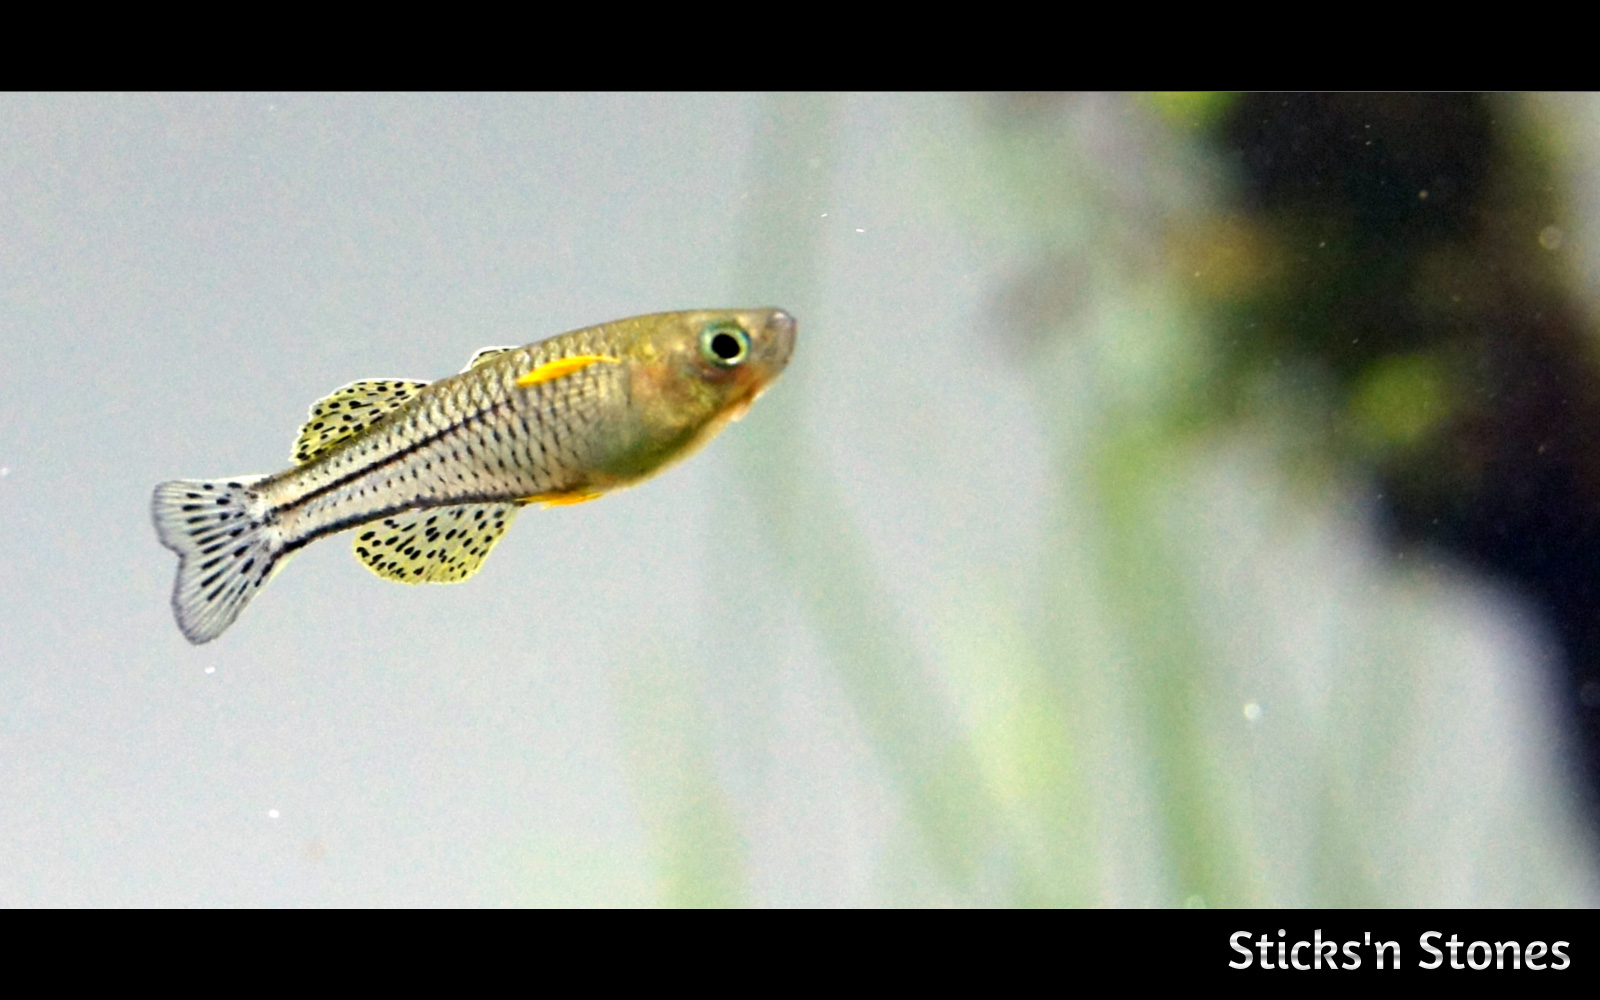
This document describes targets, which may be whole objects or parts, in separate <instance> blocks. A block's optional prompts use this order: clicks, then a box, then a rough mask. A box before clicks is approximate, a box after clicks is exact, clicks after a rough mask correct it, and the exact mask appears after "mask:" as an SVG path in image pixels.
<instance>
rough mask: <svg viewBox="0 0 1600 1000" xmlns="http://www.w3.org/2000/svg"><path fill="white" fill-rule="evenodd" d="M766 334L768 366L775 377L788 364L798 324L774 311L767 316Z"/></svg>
mask: <svg viewBox="0 0 1600 1000" xmlns="http://www.w3.org/2000/svg"><path fill="white" fill-rule="evenodd" d="M766 326H767V334H768V336H769V337H770V338H771V350H770V352H769V355H770V356H769V358H768V359H767V361H768V364H770V365H771V366H772V373H773V374H774V375H776V374H777V373H778V372H780V371H782V370H783V367H784V366H785V365H787V364H788V363H789V356H790V355H792V354H793V353H794V341H795V334H796V333H797V332H798V331H799V328H800V324H798V323H796V322H795V318H794V317H793V316H791V315H789V314H788V313H786V312H784V311H783V310H782V309H774V310H772V311H771V312H770V313H768V314H767V324H766Z"/></svg>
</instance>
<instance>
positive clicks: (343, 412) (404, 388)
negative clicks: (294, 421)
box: [294, 378, 428, 465]
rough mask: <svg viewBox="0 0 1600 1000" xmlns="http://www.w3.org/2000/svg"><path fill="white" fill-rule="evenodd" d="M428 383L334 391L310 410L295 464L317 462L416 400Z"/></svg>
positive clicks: (371, 384) (378, 382)
mask: <svg viewBox="0 0 1600 1000" xmlns="http://www.w3.org/2000/svg"><path fill="white" fill-rule="evenodd" d="M427 384H428V383H426V382H422V381H418V380H417V379H410V378H369V379H362V380H361V381H360V382H351V383H350V384H349V385H346V386H341V387H340V388H338V389H335V390H334V391H333V393H332V394H331V395H329V396H326V397H324V398H322V399H319V400H317V401H316V402H315V403H314V404H312V406H311V416H310V417H308V418H307V419H306V422H305V425H304V426H302V427H301V428H300V436H299V437H297V438H295V440H294V460H295V462H296V463H297V464H301V465H303V464H305V463H306V462H309V461H311V460H312V459H315V458H317V457H318V456H320V455H322V454H323V453H324V452H326V451H329V450H330V449H332V448H333V447H335V446H336V445H339V444H341V443H343V442H345V441H348V440H350V439H351V438H353V437H355V436H357V435H358V434H360V433H361V432H362V431H365V430H366V429H367V428H368V427H371V426H372V425H373V424H375V423H377V422H378V421H379V420H382V419H383V418H384V417H385V416H387V415H389V414H390V413H393V412H394V411H395V410H397V409H399V408H400V407H402V406H404V405H405V404H406V403H408V402H410V401H411V400H412V399H414V398H415V397H416V395H417V393H418V392H419V391H421V389H422V388H423V387H424V386H426V385H427Z"/></svg>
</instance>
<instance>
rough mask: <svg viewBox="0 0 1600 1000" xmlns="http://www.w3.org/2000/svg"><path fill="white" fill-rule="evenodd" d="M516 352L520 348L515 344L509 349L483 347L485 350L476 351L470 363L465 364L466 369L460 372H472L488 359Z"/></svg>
mask: <svg viewBox="0 0 1600 1000" xmlns="http://www.w3.org/2000/svg"><path fill="white" fill-rule="evenodd" d="M516 350H521V347H520V346H519V345H516V344H513V345H512V346H510V347H485V348H482V349H480V350H479V351H478V353H477V354H474V355H473V356H472V360H471V361H468V362H467V367H465V368H463V369H461V370H462V371H464V372H470V371H472V369H474V368H476V367H478V366H479V365H481V364H483V363H484V362H485V361H488V360H489V359H490V358H494V357H499V356H500V355H502V354H504V353H505V352H507V351H516Z"/></svg>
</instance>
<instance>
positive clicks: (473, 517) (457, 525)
mask: <svg viewBox="0 0 1600 1000" xmlns="http://www.w3.org/2000/svg"><path fill="white" fill-rule="evenodd" d="M516 516H517V505H516V504H514V503H467V504H459V505H457V506H455V507H429V508H427V509H425V510H417V511H409V512H407V513H405V514H396V515H395V516H394V517H386V518H384V519H383V520H381V521H373V522H371V523H370V524H367V525H366V526H364V527H361V528H358V529H356V539H355V550H356V558H357V559H360V560H361V561H362V562H363V563H365V564H366V567H367V568H368V569H370V570H372V571H373V572H374V573H376V574H378V575H379V576H381V577H383V578H385V579H388V580H395V581H398V582H400V583H459V582H461V581H462V580H465V579H466V578H467V577H469V576H471V575H472V574H474V573H476V572H478V570H479V569H480V568H482V566H483V561H484V560H485V559H487V558H488V557H489V550H490V549H493V548H494V546H495V543H496V542H498V541H500V538H501V536H502V535H504V534H505V533H506V529H508V528H510V527H511V519H512V518H514V517H516Z"/></svg>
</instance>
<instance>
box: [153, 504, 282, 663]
mask: <svg viewBox="0 0 1600 1000" xmlns="http://www.w3.org/2000/svg"><path fill="white" fill-rule="evenodd" d="M263 478H265V477H264V476H235V477H233V478H232V479H179V480H175V481H173V482H170V483H162V484H161V485H160V486H157V487H156V491H155V496H154V498H153V499H152V501H151V504H150V513H151V517H152V518H153V519H154V521H155V525H156V534H157V535H158V536H160V538H161V544H162V545H165V546H166V547H167V548H169V549H171V550H172V551H174V552H176V553H177V554H178V579H177V582H176V583H175V584H174V585H173V588H172V613H173V615H174V616H175V617H176V618H177V619H178V627H179V628H180V629H182V630H183V634H184V636H185V637H187V638H188V640H189V641H190V642H192V643H194V644H195V645H197V646H198V645H200V644H201V643H203V642H210V641H211V640H212V639H215V638H216V637H217V636H219V635H221V634H222V632H223V630H224V629H226V628H227V627H228V626H229V625H232V624H233V620H234V619H235V618H237V617H239V612H240V611H242V610H243V609H244V606H245V605H246V604H248V603H250V599H251V598H252V597H254V596H255V595H256V592H257V591H258V590H260V589H261V587H262V585H263V584H265V583H266V582H267V579H268V577H270V576H271V575H272V572H273V570H274V569H275V568H276V567H277V565H278V562H279V559H280V557H281V556H282V555H283V548H284V546H283V540H282V538H281V537H280V535H279V533H278V532H277V531H275V530H273V529H272V527H271V525H270V524H268V523H267V521H266V519H265V517H264V514H265V512H266V510H267V503H266V501H265V500H263V499H262V498H261V496H260V495H259V494H258V493H256V492H255V490H254V489H252V487H253V486H254V484H255V483H257V482H259V481H261V480H262V479H263Z"/></svg>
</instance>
